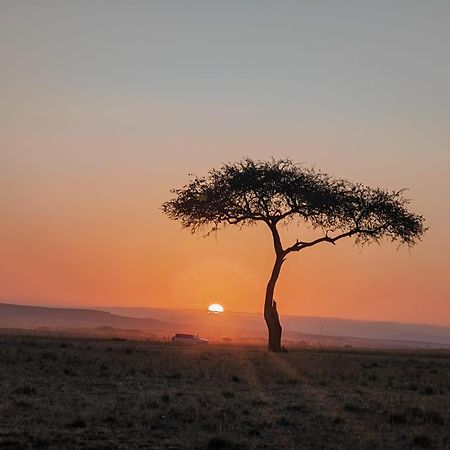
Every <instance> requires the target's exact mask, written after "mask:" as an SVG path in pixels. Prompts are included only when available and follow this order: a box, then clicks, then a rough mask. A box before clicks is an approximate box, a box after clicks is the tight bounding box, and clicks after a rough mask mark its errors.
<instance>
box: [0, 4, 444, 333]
mask: <svg viewBox="0 0 450 450" xmlns="http://www.w3.org/2000/svg"><path fill="white" fill-rule="evenodd" d="M449 43H450V3H449V2H447V1H438V0H432V1H429V2H422V1H402V0H399V1H396V2H391V1H378V2H371V1H340V2H331V1H320V0H319V1H299V0H297V1H287V0H286V1H265V0H260V1H250V0H248V1H245V2H242V1H227V2H216V1H189V2H185V1H170V2H167V1H136V0H131V1H130V0H129V1H125V0H123V1H117V0H112V1H99V0H93V1H87V0H86V1H68V0H66V1H60V0H54V1H47V0H40V1H39V2H36V1H32V0H29V1H23V0H22V1H13V0H11V1H10V0H0V99H1V101H0V211H1V220H0V299H1V300H2V301H5V302H6V301H9V302H15V303H26V304H38V305H56V306H69V305H70V306H83V307H84V306H85V307H92V306H118V305H122V306H128V307H130V306H139V307H145V306H148V307H167V308H199V309H206V307H207V306H208V304H210V303H220V304H222V305H223V306H224V308H225V310H233V311H246V312H260V311H262V307H263V299H264V289H265V284H266V282H267V279H268V277H269V274H270V270H271V266H272V264H273V258H274V255H273V248H272V242H271V237H270V235H269V233H268V231H267V230H266V229H264V228H263V227H262V226H258V227H252V228H248V229H242V230H239V229H232V228H227V229H226V230H224V231H222V232H220V233H218V234H217V235H215V236H211V237H209V238H203V237H202V236H201V235H192V234H190V233H189V232H188V231H186V230H184V231H183V230H181V229H180V225H179V224H177V223H175V222H171V221H169V219H168V218H167V217H165V216H164V215H163V214H162V212H161V210H160V205H161V204H162V203H163V202H164V201H166V200H168V199H170V198H171V193H170V189H172V188H174V187H180V186H182V185H184V184H185V183H186V182H187V181H188V180H189V175H188V174H194V175H203V174H205V173H206V172H207V171H208V170H209V169H211V168H213V167H218V166H220V165H221V164H222V163H224V162H230V161H236V160H240V159H241V158H243V157H251V158H255V159H266V158H270V157H272V156H273V157H276V158H279V157H280V158H283V157H290V158H291V159H292V160H294V161H296V162H299V163H303V164H305V165H306V166H314V167H316V168H320V169H322V170H324V171H325V172H328V173H330V174H333V175H335V176H337V177H343V178H348V179H350V180H353V181H360V182H363V183H366V184H368V185H371V186H374V187H375V186H380V187H383V188H388V189H400V188H407V189H408V192H407V196H408V197H409V198H411V199H412V202H411V209H412V210H413V211H414V212H417V213H419V214H423V215H424V216H425V217H426V219H427V222H426V224H427V226H428V227H429V231H428V232H427V234H426V235H425V236H424V238H423V241H422V242H421V243H419V244H418V245H417V246H416V247H415V248H413V249H411V250H408V249H407V248H397V246H396V245H395V244H392V243H389V242H386V243H384V244H383V245H381V246H378V245H371V246H369V247H365V248H363V249H361V248H359V247H355V246H354V245H353V243H352V241H350V240H349V241H347V242H343V241H340V242H339V243H338V244H337V245H336V246H327V245H326V244H324V245H323V246H321V247H314V248H313V249H308V250H306V251H304V252H302V253H300V254H294V255H291V256H290V257H289V259H288V261H287V262H286V264H285V266H284V267H283V271H282V274H281V277H280V280H279V284H278V287H277V291H276V298H277V300H278V309H279V311H280V314H281V315H283V314H297V315H306V316H327V317H344V318H350V319H363V320H382V321H398V322H416V323H433V324H441V325H450V277H449V273H450V272H449V269H450V235H449V233H448V230H449V229H450V209H449V206H448V205H449V200H448V199H449V196H450V127H449V126H448V124H449V123H450V83H449V82H448V80H450V51H449ZM282 232H283V238H284V240H285V241H284V242H285V245H289V244H292V243H293V242H295V239H296V238H297V237H298V238H300V239H301V238H302V236H305V233H306V234H307V233H309V231H307V230H305V228H304V227H303V226H301V225H300V226H293V225H290V226H289V228H285V229H283V230H282Z"/></svg>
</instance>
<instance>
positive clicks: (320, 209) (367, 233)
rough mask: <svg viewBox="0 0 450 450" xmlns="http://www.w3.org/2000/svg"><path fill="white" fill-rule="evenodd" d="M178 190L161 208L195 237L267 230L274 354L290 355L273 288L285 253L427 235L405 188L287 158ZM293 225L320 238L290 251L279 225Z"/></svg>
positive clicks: (231, 168) (268, 317)
mask: <svg viewBox="0 0 450 450" xmlns="http://www.w3.org/2000/svg"><path fill="white" fill-rule="evenodd" d="M172 192H173V193H174V194H175V198H173V199H172V200H170V201H168V202H166V203H164V204H163V205H162V209H163V211H164V213H166V214H167V215H168V216H169V217H170V218H171V219H174V220H179V221H180V222H181V224H182V226H183V227H184V228H189V229H191V231H192V232H196V231H199V230H204V231H205V232H206V234H207V235H208V234H210V233H211V232H214V231H216V230H218V229H219V228H221V227H223V226H226V225H239V226H243V225H253V224H255V223H258V222H262V223H264V224H265V225H267V226H268V227H269V229H270V232H271V234H272V238H273V245H274V249H275V262H274V266H273V269H272V274H271V276H270V279H269V282H268V284H267V288H266V294H265V301H264V319H265V321H266V324H267V328H268V331H269V342H268V344H269V350H270V351H275V352H279V351H283V350H284V348H283V347H282V346H281V332H282V328H281V324H280V320H279V318H278V312H277V305H276V301H275V300H274V290H275V284H276V282H277V280H278V276H279V274H280V270H281V267H282V265H283V262H284V261H285V258H286V257H287V255H289V254H290V253H293V252H300V251H302V250H304V249H306V248H309V247H312V246H314V245H318V244H321V243H329V244H336V242H337V241H339V240H340V239H343V238H346V237H349V238H351V237H352V238H354V239H355V241H356V243H358V244H364V243H368V242H370V241H375V242H379V240H380V239H381V238H388V239H390V240H391V241H398V242H399V243H401V244H406V245H408V246H413V245H414V244H415V243H416V242H417V241H418V240H420V238H421V236H422V234H423V233H424V232H425V230H426V228H425V227H424V218H423V217H422V216H420V215H416V214H413V213H411V212H409V211H408V209H407V205H408V203H409V200H407V199H405V198H404V197H403V190H402V191H397V192H389V191H386V190H383V189H379V188H375V189H374V188H370V187H367V186H364V185H362V184H359V183H356V184H355V183H351V182H349V181H347V180H342V179H336V178H334V177H331V176H329V175H326V174H325V173H323V172H321V171H318V170H315V169H311V168H304V167H302V166H300V165H297V164H294V163H293V162H292V161H291V160H289V159H282V160H274V159H272V160H270V161H253V160H251V159H244V160H243V161H240V162H237V163H234V164H225V165H223V166H222V167H221V168H219V169H213V170H211V171H210V172H209V173H208V174H207V176H205V177H195V178H193V179H192V180H191V181H190V182H189V183H188V184H186V185H185V186H184V187H183V188H181V189H174V190H172ZM294 219H297V220H299V221H303V222H306V223H307V224H308V225H310V226H311V227H312V228H314V229H318V230H320V231H321V235H320V237H317V239H314V240H311V241H301V240H296V242H294V243H292V244H291V245H290V246H288V247H285V246H284V245H283V244H282V242H281V238H280V234H279V230H278V225H279V224H282V223H286V222H289V221H292V220H294Z"/></svg>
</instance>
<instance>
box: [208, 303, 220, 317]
mask: <svg viewBox="0 0 450 450" xmlns="http://www.w3.org/2000/svg"><path fill="white" fill-rule="evenodd" d="M208 312H210V313H214V314H219V313H223V306H222V305H219V304H218V303H213V304H212V305H209V306H208Z"/></svg>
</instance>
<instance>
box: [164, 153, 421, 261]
mask: <svg viewBox="0 0 450 450" xmlns="http://www.w3.org/2000/svg"><path fill="white" fill-rule="evenodd" d="M172 192H173V193H174V194H175V197H174V198H173V199H172V200H170V201H168V202H166V203H164V204H163V206H162V209H163V211H164V212H165V213H166V214H167V215H168V216H169V217H170V218H172V219H175V220H179V221H180V222H181V223H182V226H183V227H185V228H189V229H190V230H191V231H192V232H196V231H199V230H203V231H204V232H206V234H209V233H211V232H213V231H216V230H218V229H219V228H221V227H223V226H226V225H252V224H255V223H257V222H265V223H266V224H267V225H268V226H269V227H271V228H272V229H273V227H276V226H277V224H278V223H285V222H288V221H292V220H299V221H304V222H306V223H307V224H309V225H310V226H312V227H313V228H318V229H321V230H322V231H323V233H324V236H323V237H321V238H318V239H316V240H314V241H310V242H301V241H297V242H296V243H294V244H293V245H291V246H290V247H288V248H286V249H282V250H283V252H284V253H289V252H291V251H299V250H302V249H303V248H306V247H310V246H312V245H315V244H317V243H320V242H330V243H333V244H334V243H335V242H336V241H337V240H339V239H341V238H344V237H351V236H352V237H354V238H355V239H356V242H358V243H366V242H370V241H378V240H380V239H381V238H388V239H390V240H392V241H398V242H400V243H401V244H406V245H408V246H412V245H414V244H415V243H416V242H417V241H418V240H420V238H421V236H422V234H423V233H424V232H425V230H426V228H425V226H424V218H423V217H422V216H420V215H417V214H414V213H412V212H410V211H408V209H407V207H408V204H409V200H408V199H407V198H405V197H404V190H400V191H388V190H384V189H380V188H371V187H368V186H365V185H363V184H361V183H352V182H350V181H348V180H345V179H339V178H335V177H332V176H330V175H327V174H325V173H323V172H322V171H320V170H316V169H314V168H306V167H304V166H302V165H299V164H295V163H293V162H292V161H291V160H290V159H279V160H275V159H271V160H269V161H253V160H251V159H244V160H242V161H240V162H237V163H228V164H224V165H223V166H222V167H220V168H219V169H212V170H210V171H209V173H208V174H207V175H206V176H204V177H194V178H193V179H192V180H191V181H190V182H189V183H187V184H186V185H185V186H184V187H182V188H181V189H174V190H173V191H172Z"/></svg>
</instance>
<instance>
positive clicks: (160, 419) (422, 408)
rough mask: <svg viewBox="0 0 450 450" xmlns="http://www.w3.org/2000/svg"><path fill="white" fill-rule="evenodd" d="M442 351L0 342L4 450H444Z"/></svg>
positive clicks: (446, 381)
mask: <svg viewBox="0 0 450 450" xmlns="http://www.w3.org/2000/svg"><path fill="white" fill-rule="evenodd" d="M449 424H450V352H448V351H437V350H436V351H421V352H414V351H364V350H355V349H340V350H339V349H320V348H316V349H313V348H291V349H289V353H287V354H273V353H268V352H267V351H265V349H264V348H263V347H250V346H249V347H243V346H237V345H236V346H233V345H228V346H224V345H216V346H214V345H208V346H198V347H188V346H176V345H173V344H171V343H155V342H148V341H126V340H114V339H112V340H101V339H79V338H77V339H71V338H60V337H58V338H56V337H55V338H50V337H34V336H11V335H2V336H0V448H2V449H28V448H29V449H31V448H33V449H34V448H39V449H45V448H53V449H54V448H65V449H66V448H67V449H72V448H92V449H94V448H95V449H116V448H117V449H119V448H155V449H158V448H167V449H189V448H211V449H216V448H226V449H231V448H234V449H253V448H255V449H256V448H264V449H303V448H304V449H313V448H317V449H319V448H336V449H337V448H339V449H346V448H352V449H359V448H361V449H377V448H378V449H386V448H405V449H407V448H408V449H409V448H437V449H446V448H450V426H449Z"/></svg>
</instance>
